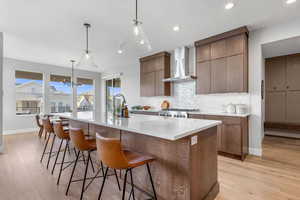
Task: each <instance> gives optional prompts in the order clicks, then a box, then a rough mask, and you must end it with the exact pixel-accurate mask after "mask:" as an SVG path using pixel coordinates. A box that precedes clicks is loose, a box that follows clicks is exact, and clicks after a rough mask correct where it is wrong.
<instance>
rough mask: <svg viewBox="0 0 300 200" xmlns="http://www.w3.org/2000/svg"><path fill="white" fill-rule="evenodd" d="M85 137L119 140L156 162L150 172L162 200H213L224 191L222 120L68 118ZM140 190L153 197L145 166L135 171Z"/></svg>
mask: <svg viewBox="0 0 300 200" xmlns="http://www.w3.org/2000/svg"><path fill="white" fill-rule="evenodd" d="M67 118H69V120H70V126H71V127H74V128H82V129H83V130H84V131H85V132H86V133H89V134H95V133H99V134H101V135H102V136H104V137H117V138H120V139H121V141H122V145H123V146H124V148H128V149H131V150H133V151H137V152H141V153H144V154H149V155H152V156H154V157H155V158H156V161H154V162H153V163H152V164H151V171H152V175H153V179H154V184H155V188H156V192H157V196H158V199H160V200H172V199H174V200H175V199H176V200H212V199H215V197H216V196H217V194H218V192H219V184H218V176H217V126H218V125H220V124H221V122H220V121H214V120H201V119H179V118H168V117H161V116H144V115H131V116H130V118H128V119H126V118H113V117H107V116H103V117H100V118H99V119H97V120H85V119H79V118H73V117H67ZM133 172H134V173H133V176H134V184H135V185H136V187H137V188H138V189H139V190H141V191H144V192H145V193H149V194H151V192H152V189H151V186H150V182H149V177H148V174H147V171H146V168H144V167H139V168H136V169H134V171H133Z"/></svg>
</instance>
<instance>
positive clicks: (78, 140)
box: [70, 127, 89, 151]
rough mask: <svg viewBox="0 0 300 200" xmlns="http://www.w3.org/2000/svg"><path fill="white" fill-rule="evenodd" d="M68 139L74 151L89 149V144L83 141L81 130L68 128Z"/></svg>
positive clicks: (83, 136)
mask: <svg viewBox="0 0 300 200" xmlns="http://www.w3.org/2000/svg"><path fill="white" fill-rule="evenodd" d="M70 138H71V141H72V143H73V145H74V146H75V148H76V149H78V150H80V151H86V150H88V149H89V144H88V142H87V141H86V139H85V135H84V132H83V130H82V129H81V128H71V127H70Z"/></svg>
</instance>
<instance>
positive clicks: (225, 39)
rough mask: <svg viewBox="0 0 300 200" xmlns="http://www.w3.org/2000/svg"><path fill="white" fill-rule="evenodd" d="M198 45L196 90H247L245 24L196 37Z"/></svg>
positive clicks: (222, 91) (196, 44)
mask: <svg viewBox="0 0 300 200" xmlns="http://www.w3.org/2000/svg"><path fill="white" fill-rule="evenodd" d="M195 46H196V62H197V64H196V66H197V67H196V74H197V80H196V85H197V90H196V93H197V94H207V93H229V92H248V30H247V28H246V27H242V28H239V29H236V30H232V31H229V32H226V33H223V34H220V35H217V36H213V37H210V38H207V39H204V40H200V41H197V42H195ZM209 49H210V53H208V50H209ZM208 68H209V69H208ZM204 69H205V70H204ZM208 86H210V87H208Z"/></svg>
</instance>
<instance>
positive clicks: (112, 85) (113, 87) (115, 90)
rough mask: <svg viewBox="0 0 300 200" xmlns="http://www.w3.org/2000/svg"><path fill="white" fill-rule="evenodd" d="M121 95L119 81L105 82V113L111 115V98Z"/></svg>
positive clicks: (115, 79)
mask: <svg viewBox="0 0 300 200" xmlns="http://www.w3.org/2000/svg"><path fill="white" fill-rule="evenodd" d="M119 93H121V79H120V78H114V79H110V80H106V113H107V114H111V115H112V114H113V97H114V95H116V94H119Z"/></svg>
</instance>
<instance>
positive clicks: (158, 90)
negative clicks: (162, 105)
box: [155, 70, 165, 96]
mask: <svg viewBox="0 0 300 200" xmlns="http://www.w3.org/2000/svg"><path fill="white" fill-rule="evenodd" d="M163 78H164V71H163V70H160V71H156V72H155V96H164V94H165V92H164V91H165V83H164V82H163V81H162V80H163Z"/></svg>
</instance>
